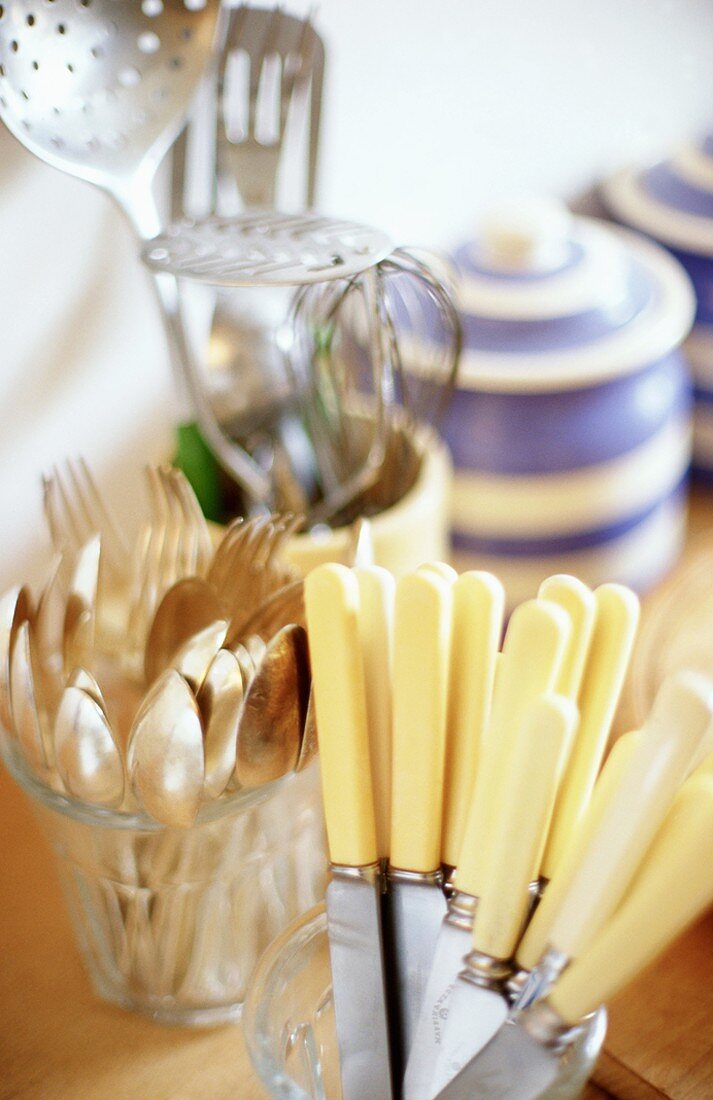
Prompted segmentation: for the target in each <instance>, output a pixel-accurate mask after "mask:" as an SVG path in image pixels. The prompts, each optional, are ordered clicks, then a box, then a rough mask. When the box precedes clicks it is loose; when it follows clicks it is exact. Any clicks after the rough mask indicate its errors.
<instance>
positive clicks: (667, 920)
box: [437, 775, 713, 1100]
mask: <svg viewBox="0 0 713 1100" xmlns="http://www.w3.org/2000/svg"><path fill="white" fill-rule="evenodd" d="M711 848H713V778H712V777H710V776H707V775H700V776H695V777H692V778H691V779H689V780H688V781H687V782H686V783H684V785H683V787H682V788H681V790H680V791H679V793H678V795H677V796H676V798H675V800H674V802H673V805H672V807H671V809H670V812H669V813H668V815H667V816H666V818H665V820H664V823H663V825H662V827H661V828H660V830H659V832H658V833H657V836H656V838H655V839H654V841H653V843H652V845H651V848H650V850H649V852H648V854H647V856H646V859H645V860H644V862H643V863H642V865H641V867H640V869H639V871H638V873H637V875H636V877H635V879H634V881H633V883H632V884H631V887H630V889H629V891H628V893H627V895H626V897H625V899H624V900H623V902H622V904H621V905H620V907H619V908H618V909H617V911H616V913H615V914H614V915H613V916H612V917H611V918H610V920H609V921H608V922H607V923H606V925H605V926H604V927H603V928H602V929H601V930H600V932H599V933H598V935H597V936H596V937H595V938H594V940H593V941H592V942H591V943H590V945H589V947H588V948H587V949H586V951H585V952H584V953H583V954H582V956H581V957H580V958H579V959H578V960H577V961H575V962H573V963H572V964H571V966H570V967H569V968H568V969H567V970H566V971H565V972H564V974H563V975H562V976H561V977H560V978H559V980H558V981H557V983H556V985H555V986H554V987H553V989H552V991H551V992H550V994H549V996H548V998H547V1000H544V1001H539V1002H537V1003H536V1004H533V1005H531V1006H530V1007H529V1008H527V1009H526V1010H525V1011H523V1012H521V1013H520V1014H519V1015H518V1016H516V1017H514V1018H512V1019H510V1020H508V1022H507V1023H506V1025H505V1026H504V1027H503V1028H502V1029H501V1030H500V1031H499V1032H498V1034H497V1035H496V1036H495V1038H494V1039H492V1040H491V1042H490V1043H489V1044H488V1045H487V1046H486V1047H484V1049H483V1050H482V1051H481V1052H480V1054H479V1055H478V1056H477V1057H476V1058H475V1059H474V1060H473V1061H472V1062H470V1063H469V1064H468V1065H467V1066H466V1067H465V1068H464V1069H463V1070H462V1071H461V1072H460V1073H459V1075H458V1076H457V1077H456V1078H454V1079H453V1081H451V1082H450V1084H449V1085H448V1086H447V1087H446V1088H445V1089H444V1090H443V1091H442V1092H441V1093H440V1094H438V1097H437V1100H477V1098H479V1097H483V1098H487V1100H535V1098H536V1097H542V1096H544V1095H547V1094H548V1090H550V1089H552V1088H553V1086H554V1085H555V1083H556V1081H557V1078H558V1076H559V1074H560V1072H561V1058H562V1054H563V1052H565V1051H566V1040H565V1036H568V1037H570V1038H571V1035H572V1028H573V1027H576V1026H577V1024H578V1023H579V1021H581V1020H582V1018H583V1017H584V1016H586V1015H588V1014H589V1013H590V1012H593V1011H594V1010H595V1009H596V1008H597V1007H598V1006H599V1005H600V1004H601V1003H603V1002H604V1001H606V1000H608V999H609V998H610V997H612V996H613V995H615V994H616V993H618V992H619V991H620V990H621V989H622V988H624V986H625V985H627V984H628V982H629V981H631V980H632V979H633V978H634V977H635V976H636V975H637V974H638V973H640V971H641V970H643V969H644V968H645V967H646V966H648V965H649V963H651V962H652V961H653V960H654V959H655V958H656V957H657V956H658V955H659V954H660V953H661V952H662V951H663V950H664V949H665V948H666V947H667V946H668V945H669V943H671V941H672V940H674V939H675V938H676V937H677V936H678V935H680V933H681V932H682V931H683V930H684V929H685V928H686V927H687V926H688V925H689V924H690V923H691V922H692V921H693V920H695V919H696V917H698V916H699V915H700V914H701V913H702V912H703V911H704V910H705V909H706V908H707V907H708V905H710V903H711V902H712V901H713V860H711V859H710V852H711Z"/></svg>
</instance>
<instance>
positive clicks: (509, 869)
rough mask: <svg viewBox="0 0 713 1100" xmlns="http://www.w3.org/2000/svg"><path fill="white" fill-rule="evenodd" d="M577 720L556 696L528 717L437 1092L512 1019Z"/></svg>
mask: <svg viewBox="0 0 713 1100" xmlns="http://www.w3.org/2000/svg"><path fill="white" fill-rule="evenodd" d="M577 718H578V713H577V707H576V705H575V703H573V702H572V700H571V699H567V698H565V697H564V696H561V695H555V694H548V695H543V696H540V697H539V698H538V699H536V700H535V701H534V702H533V703H531V704H530V706H529V707H528V708H527V709H526V711H525V712H524V713H523V715H522V718H521V721H520V723H519V727H518V730H517V735H516V738H515V740H514V743H513V751H512V753H511V756H510V761H509V768H508V777H507V779H508V781H507V785H506V786H505V787H504V789H503V792H502V794H501V799H502V805H501V807H500V811H499V814H498V817H497V819H496V820H494V821H493V823H492V826H491V833H490V837H489V841H488V852H487V858H486V860H485V861H484V865H483V867H482V870H481V881H482V888H481V891H480V894H479V900H478V904H477V907H476V910H475V921H474V925H473V937H472V945H471V946H472V950H471V952H470V954H469V955H467V956H466V959H465V966H464V968H463V969H462V970H461V972H460V974H459V975H458V980H457V981H456V983H455V987H454V989H453V995H452V998H451V1002H450V1005H449V1009H448V1019H447V1022H446V1026H445V1029H444V1033H443V1039H442V1042H441V1045H440V1048H439V1051H438V1056H437V1058H436V1063H435V1066H434V1071H433V1078H432V1082H431V1083H432V1086H433V1087H434V1089H435V1091H438V1090H439V1089H441V1088H443V1087H444V1086H445V1085H446V1084H447V1082H448V1081H449V1080H450V1079H451V1078H452V1077H453V1076H454V1075H455V1074H457V1073H458V1072H459V1071H460V1069H462V1067H463V1066H464V1065H466V1064H467V1063H468V1062H469V1061H470V1060H471V1059H472V1058H473V1057H474V1056H475V1055H476V1054H477V1052H478V1051H479V1050H480V1049H481V1048H482V1047H483V1046H485V1044H486V1043H487V1042H488V1041H489V1040H490V1039H491V1038H492V1036H493V1035H494V1034H495V1032H497V1031H498V1030H499V1028H500V1027H501V1026H502V1024H503V1023H504V1022H505V1019H506V1017H507V1013H508V1002H507V999H506V997H505V995H504V992H503V989H502V982H503V980H504V979H505V978H506V977H507V976H508V975H509V974H510V971H511V961H510V960H511V956H512V954H513V950H514V948H515V945H516V943H517V941H518V939H519V937H520V935H521V933H522V929H523V926H524V923H525V920H526V917H527V912H528V908H529V901H530V883H531V882H532V881H533V879H534V878H535V877H536V875H537V865H538V861H539V858H540V853H541V851H542V838H543V836H544V835H546V833H547V829H548V827H549V823H550V819H551V816H552V810H553V807H554V803H555V795H556V791H557V784H558V782H559V777H560V774H561V769H562V764H563V762H564V758H565V754H566V752H567V749H568V747H569V742H570V740H571V737H572V735H573V733H574V729H575V726H576V723H577Z"/></svg>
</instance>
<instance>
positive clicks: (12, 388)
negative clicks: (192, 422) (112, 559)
mask: <svg viewBox="0 0 713 1100" xmlns="http://www.w3.org/2000/svg"><path fill="white" fill-rule="evenodd" d="M287 6H288V7H290V8H292V7H294V8H295V9H296V10H300V4H298V3H294V4H289V3H288V5H287ZM305 7H306V5H302V8H303V10H304V8H305ZM315 22H316V24H317V26H318V28H319V29H320V30H321V32H322V34H323V36H324V38H325V42H326V47H327V53H328V71H327V77H326V88H325V93H326V94H325V99H326V102H325V113H324V133H323V144H322V165H321V192H320V194H321V205H322V206H323V207H324V208H325V209H327V210H329V211H332V212H334V213H339V214H344V215H348V216H352V217H355V218H361V219H363V220H365V221H367V222H372V223H374V224H377V225H380V226H382V227H383V228H385V229H388V230H389V231H390V232H391V233H392V234H393V236H394V237H395V238H396V239H398V240H400V241H404V242H410V243H421V244H431V245H436V246H444V247H450V246H451V245H453V244H454V243H456V242H457V241H458V240H460V239H463V238H464V237H466V236H469V235H470V234H471V233H472V230H473V227H474V225H475V224H476V221H477V218H478V216H479V214H480V213H481V212H482V211H483V210H484V209H485V208H487V206H488V204H489V203H491V202H493V201H495V200H498V199H501V198H502V197H503V196H505V195H510V194H513V193H518V192H527V191H530V192H532V191H536V192H550V193H554V194H558V195H561V196H563V197H570V196H573V195H574V194H576V193H578V192H580V191H582V190H584V189H586V188H588V187H589V186H590V185H591V184H592V183H594V182H595V181H596V180H597V179H599V178H600V177H601V176H602V175H603V174H606V173H607V172H609V171H610V170H612V169H613V168H615V167H617V166H618V165H620V164H622V163H624V162H626V161H629V160H638V159H640V158H647V157H655V156H658V155H661V154H664V153H666V152H667V151H668V150H669V149H670V148H671V147H672V146H674V145H676V144H677V143H678V142H680V141H682V140H685V139H687V138H689V137H691V136H693V135H695V134H697V133H700V132H701V131H702V130H704V129H705V128H706V127H707V126H708V125H710V123H711V122H712V121H713V64H711V61H712V59H713V0H430V2H429V0H322V2H321V4H320V6H319V9H318V11H317V14H316V17H315ZM0 258H1V259H0V334H1V335H0V581H1V582H2V583H3V585H4V584H6V583H9V582H10V581H11V580H13V579H15V578H17V577H18V576H25V575H26V574H28V573H30V574H32V573H35V574H36V572H37V569H38V566H39V563H40V561H41V560H44V557H45V550H46V543H45V538H44V531H43V527H42V521H41V509H40V491H39V477H40V473H41V471H43V470H48V469H49V468H50V466H51V464H52V462H54V461H56V460H58V459H60V458H61V457H62V456H63V455H65V454H67V453H70V454H71V453H83V454H84V455H85V456H86V457H87V458H88V459H89V460H90V461H91V462H92V463H93V465H94V466H95V467H97V468H98V470H99V472H100V475H101V479H102V481H103V483H104V484H105V485H106V486H107V487H108V488H109V489H110V491H112V492H114V493H116V494H117V496H118V497H119V498H120V500H121V502H122V506H123V509H124V511H125V512H126V511H128V510H130V508H131V505H132V501H133V494H134V493H135V488H136V484H137V476H136V471H137V470H138V468H139V466H140V464H141V463H142V462H143V461H146V460H147V459H150V458H155V457H157V456H158V455H159V454H160V453H161V451H162V449H163V448H164V447H165V445H166V440H167V439H168V438H169V429H168V425H169V422H170V387H169V383H168V370H167V367H166V364H165V362H164V355H163V350H162V342H161V336H160V332H159V330H158V324H157V321H156V318H155V316H154V314H153V311H152V303H151V300H150V298H149V295H148V292H147V288H146V286H145V284H144V281H143V276H142V273H141V271H140V269H139V267H138V264H137V262H136V260H135V258H134V249H133V245H132V242H131V241H130V239H129V237H128V235H127V233H126V231H125V229H124V227H123V225H122V224H121V223H120V221H119V218H118V216H117V215H116V213H115V212H114V211H113V209H110V207H109V205H108V203H107V201H106V200H105V199H104V198H103V197H102V196H101V195H99V194H97V193H95V192H94V191H92V189H91V188H89V187H87V186H86V185H84V184H80V183H78V182H76V181H74V180H72V179H70V178H68V177H66V176H62V175H60V174H59V173H56V172H54V171H52V170H51V169H49V168H45V167H44V166H42V165H40V164H39V163H38V162H37V161H35V160H33V158H32V157H30V155H29V154H26V153H25V152H24V151H23V150H22V149H20V148H19V146H17V144H16V143H15V142H14V140H13V139H12V138H10V136H9V135H8V134H7V133H6V132H5V131H4V130H3V131H2V132H0ZM126 463H128V465H129V468H130V473H129V474H128V475H127V473H126V469H127V466H126Z"/></svg>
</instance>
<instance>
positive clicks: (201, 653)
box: [172, 619, 228, 692]
mask: <svg viewBox="0 0 713 1100" xmlns="http://www.w3.org/2000/svg"><path fill="white" fill-rule="evenodd" d="M227 631H228V624H227V622H226V621H225V619H216V621H215V622H214V623H209V624H208V626H205V627H203V629H202V630H199V631H198V633H197V634H194V635H193V637H192V638H189V639H188V641H187V642H184V644H183V645H182V646H181V648H180V649H179V651H178V653H176V655H175V656H174V659H173V661H172V667H173V668H175V669H176V671H177V672H180V674H181V676H182V677H183V678H184V680H186V682H187V683H188V685H189V686H190V688H191V690H192V691H194V692H198V691H200V688H201V685H202V684H203V681H204V680H205V677H206V673H207V672H208V669H209V667H210V663H211V661H212V660H213V658H214V657H215V655H216V653H217V652H218V650H219V649H220V647H221V646H222V644H223V642H224V641H225V635H226V633H227Z"/></svg>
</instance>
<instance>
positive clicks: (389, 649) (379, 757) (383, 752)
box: [354, 565, 396, 859]
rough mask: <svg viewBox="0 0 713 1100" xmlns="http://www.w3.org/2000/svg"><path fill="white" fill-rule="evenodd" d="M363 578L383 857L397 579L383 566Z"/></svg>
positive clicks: (383, 854) (359, 573)
mask: <svg viewBox="0 0 713 1100" xmlns="http://www.w3.org/2000/svg"><path fill="white" fill-rule="evenodd" d="M354 572H355V573H356V578H357V581H358V582H359V599H360V607H359V636H360V639H361V653H362V661H363V664H364V681H365V685H366V709H367V715H368V719H369V750H370V756H371V784H372V789H373V792H374V817H375V819H376V842H377V848H378V851H379V857H380V858H381V859H386V858H388V855H389V830H390V828H391V676H392V669H393V660H392V657H393V631H394V594H395V590H396V582H395V580H394V578H393V576H392V575H391V573H389V572H388V571H387V570H386V569H382V568H381V567H380V566H378V565H371V566H366V567H364V568H357V569H355V570H354Z"/></svg>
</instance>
